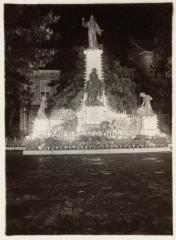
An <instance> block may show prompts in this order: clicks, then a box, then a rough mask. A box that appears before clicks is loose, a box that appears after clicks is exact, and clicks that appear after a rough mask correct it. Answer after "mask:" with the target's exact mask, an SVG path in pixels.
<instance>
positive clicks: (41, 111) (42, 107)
mask: <svg viewBox="0 0 176 240" xmlns="http://www.w3.org/2000/svg"><path fill="white" fill-rule="evenodd" d="M46 108H47V102H46V96H42V99H41V102H40V107H39V110H38V112H37V118H39V119H41V118H42V119H45V118H47V116H46V113H45V109H46Z"/></svg>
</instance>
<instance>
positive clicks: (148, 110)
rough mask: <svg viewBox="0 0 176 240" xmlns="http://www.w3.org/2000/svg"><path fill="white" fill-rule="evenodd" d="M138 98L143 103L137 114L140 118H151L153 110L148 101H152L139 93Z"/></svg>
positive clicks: (147, 96)
mask: <svg viewBox="0 0 176 240" xmlns="http://www.w3.org/2000/svg"><path fill="white" fill-rule="evenodd" d="M140 97H142V98H143V102H142V105H141V107H139V108H138V110H137V113H138V115H140V116H141V117H151V116H154V115H155V114H154V113H153V109H152V106H151V103H150V101H151V100H152V99H153V98H152V97H151V96H149V95H146V94H145V93H140Z"/></svg>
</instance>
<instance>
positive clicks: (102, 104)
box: [33, 15, 160, 136]
mask: <svg viewBox="0 0 176 240" xmlns="http://www.w3.org/2000/svg"><path fill="white" fill-rule="evenodd" d="M82 25H83V27H86V28H88V42H89V48H88V49H86V50H85V51H84V55H85V76H84V80H85V86H84V97H83V99H82V102H81V108H80V109H79V110H78V111H77V112H75V114H76V116H77V121H78V126H77V129H76V132H77V134H78V135H79V134H87V132H88V131H91V130H95V129H99V126H100V124H101V123H103V122H109V123H112V122H113V121H114V120H115V121H117V122H118V120H121V121H124V122H126V123H127V124H128V125H129V126H131V125H130V124H132V121H133V122H134V120H135V119H138V120H139V119H140V124H139V125H140V128H138V130H137V131H136V132H135V134H136V135H137V134H143V135H148V136H153V135H157V134H160V131H159V129H158V120H157V116H156V114H154V113H153V111H152V107H151V104H150V101H151V100H152V99H151V97H150V96H149V95H145V94H144V93H141V97H143V103H142V106H141V107H140V108H139V109H138V110H137V114H136V115H135V116H134V115H130V114H126V113H125V112H116V111H114V110H113V109H111V107H110V106H109V104H108V96H105V91H104V76H103V57H102V56H103V50H102V47H101V46H100V45H99V44H98V42H97V34H98V35H101V33H102V32H103V30H101V29H100V27H99V26H98V24H97V22H96V21H95V19H94V16H93V15H91V17H90V20H89V21H88V22H85V21H84V18H83V19H82ZM45 108H46V99H44V98H42V101H41V104H40V108H39V110H38V114H37V117H36V119H35V121H34V129H33V136H40V135H44V136H49V135H51V132H52V129H53V128H54V127H55V126H59V122H60V121H61V120H60V117H59V116H57V115H58V114H59V110H58V111H57V110H56V111H57V113H55V116H56V117H55V118H54V117H53V116H52V115H51V116H50V118H47V117H46V115H45ZM60 112H61V111H60ZM129 126H128V128H125V129H122V131H121V133H120V134H121V135H123V134H125V132H127V133H126V135H128V132H129V131H131V130H132V129H130V128H131V127H129ZM135 134H133V136H134V135H135Z"/></svg>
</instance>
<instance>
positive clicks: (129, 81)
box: [104, 56, 137, 113]
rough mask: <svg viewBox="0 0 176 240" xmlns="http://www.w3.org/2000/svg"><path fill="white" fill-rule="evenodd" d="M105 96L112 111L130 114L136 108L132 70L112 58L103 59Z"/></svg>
mask: <svg viewBox="0 0 176 240" xmlns="http://www.w3.org/2000/svg"><path fill="white" fill-rule="evenodd" d="M104 81H105V94H106V97H107V98H108V101H109V104H110V106H111V107H112V109H113V110H116V111H127V112H129V113H132V111H133V110H135V109H136V108H137V97H136V84H135V81H134V77H133V71H132V69H130V68H128V67H126V66H122V65H121V64H120V62H119V60H118V59H116V58H115V57H113V56H105V57H104Z"/></svg>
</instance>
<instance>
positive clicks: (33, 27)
mask: <svg viewBox="0 0 176 240" xmlns="http://www.w3.org/2000/svg"><path fill="white" fill-rule="evenodd" d="M59 18H60V16H55V15H54V14H53V12H52V11H49V12H48V11H46V9H45V8H44V7H43V8H42V6H39V5H5V79H6V82H5V91H6V134H7V135H9V134H10V133H12V126H10V125H9V119H12V120H11V121H12V122H13V128H14V125H16V128H18V125H19V110H20V108H21V106H23V105H26V102H27V101H29V102H28V103H27V105H26V106H27V107H28V108H29V107H30V106H31V98H32V95H31V93H30V94H29V90H30V82H29V78H28V76H29V73H30V72H31V71H33V70H37V69H43V68H45V67H46V66H47V64H48V63H49V62H51V61H52V59H53V57H54V56H55V54H56V53H57V50H56V49H54V48H52V47H51V45H50V43H51V41H53V40H56V39H58V33H55V32H54V31H53V27H54V25H55V24H56V23H57V22H58V21H59ZM26 85H28V86H27V87H26ZM26 89H27V90H26ZM27 95H28V97H27ZM14 99H16V101H15V102H14ZM28 110H29V109H28ZM28 110H27V111H28ZM15 116H18V119H16V117H15ZM16 134H17V131H15V132H14V133H13V135H16Z"/></svg>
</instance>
